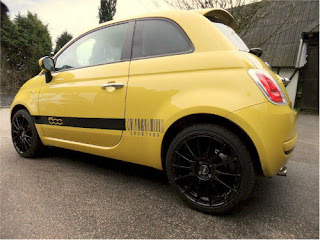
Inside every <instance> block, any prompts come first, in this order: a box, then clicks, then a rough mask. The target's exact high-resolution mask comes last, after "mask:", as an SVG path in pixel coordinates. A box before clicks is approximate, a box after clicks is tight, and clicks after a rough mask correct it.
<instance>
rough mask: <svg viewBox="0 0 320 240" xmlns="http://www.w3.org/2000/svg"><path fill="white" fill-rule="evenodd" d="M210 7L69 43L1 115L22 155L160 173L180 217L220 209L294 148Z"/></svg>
mask: <svg viewBox="0 0 320 240" xmlns="http://www.w3.org/2000/svg"><path fill="white" fill-rule="evenodd" d="M236 31H237V24H236V22H235V20H234V19H233V17H232V16H231V15H230V14H229V13H228V12H227V11H224V10H221V9H207V10H198V11H180V10H179V11H166V12H159V13H153V14H146V15H142V16H139V17H136V18H131V19H126V20H119V21H111V22H108V23H105V24H102V25H99V26H98V27H96V28H94V29H91V30H89V31H88V32H86V33H84V34H82V35H81V36H79V37H77V38H75V39H73V40H71V41H70V42H69V43H67V44H66V46H65V47H63V48H62V49H61V50H60V51H59V52H58V53H57V54H56V55H55V56H54V57H53V58H50V57H44V58H42V59H40V60H39V64H40V67H41V68H42V71H41V72H40V74H39V75H37V76H35V77H34V78H32V79H31V80H29V81H28V82H26V83H25V84H24V85H23V87H22V88H21V89H20V91H19V92H18V94H17V95H16V97H15V99H14V101H13V104H12V107H11V125H12V140H13V144H14V147H15V149H16V150H17V152H18V153H19V154H20V155H21V156H22V157H27V158H29V157H35V156H37V155H38V154H39V153H40V150H41V149H42V148H43V146H56V147H61V148H67V149H72V150H76V151H81V152H86V153H91V154H96V155H100V156H105V157H109V158H114V159H119V160H123V161H128V162H132V163H137V164H141V165H146V166H149V167H153V168H156V169H160V170H165V171H166V173H167V175H168V178H169V181H170V183H171V184H172V186H173V187H174V188H175V189H176V192H177V193H178V194H179V195H180V197H181V198H182V199H183V200H184V201H185V202H186V203H187V204H189V205H190V206H191V207H193V208H196V209H198V210H200V211H203V212H209V213H223V212H226V211H229V210H231V209H232V208H233V207H235V206H236V205H238V204H239V203H240V202H241V201H243V200H245V199H246V198H247V197H248V195H249V194H250V192H251V190H252V188H253V185H254V180H255V176H256V175H258V174H261V175H264V176H267V177H271V176H273V175H275V174H277V173H278V172H279V171H280V170H281V169H282V170H283V167H284V165H285V163H286V161H287V160H288V158H289V157H290V155H291V153H292V150H293V148H294V146H295V144H296V140H297V129H296V118H297V114H296V112H295V111H294V110H293V109H292V106H291V102H290V100H289V97H288V95H287V92H286V89H285V87H284V85H283V83H282V80H281V78H280V77H279V76H278V75H276V74H274V73H273V72H272V71H271V70H270V69H269V67H267V66H266V64H265V63H264V62H263V61H262V60H260V58H259V57H258V56H257V55H260V54H261V52H260V51H258V50H259V49H253V50H249V49H248V47H247V46H246V45H245V43H244V42H243V41H242V40H241V38H240V37H239V36H238V35H237V34H236Z"/></svg>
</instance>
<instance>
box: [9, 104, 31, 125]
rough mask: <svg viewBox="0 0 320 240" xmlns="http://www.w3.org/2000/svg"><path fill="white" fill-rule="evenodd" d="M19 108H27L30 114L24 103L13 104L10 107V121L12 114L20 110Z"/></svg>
mask: <svg viewBox="0 0 320 240" xmlns="http://www.w3.org/2000/svg"><path fill="white" fill-rule="evenodd" d="M21 109H25V110H27V112H28V113H29V114H30V111H29V110H28V108H27V107H26V106H24V105H22V104H17V105H15V106H14V107H13V108H12V110H11V114H10V121H11V120H12V118H13V116H14V114H15V113H16V112H18V111H19V110H21ZM30 115H31V114H30Z"/></svg>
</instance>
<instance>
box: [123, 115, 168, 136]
mask: <svg viewBox="0 0 320 240" xmlns="http://www.w3.org/2000/svg"><path fill="white" fill-rule="evenodd" d="M126 130H127V131H142V132H159V133H160V132H161V133H162V132H163V131H164V129H163V119H141V118H128V119H126Z"/></svg>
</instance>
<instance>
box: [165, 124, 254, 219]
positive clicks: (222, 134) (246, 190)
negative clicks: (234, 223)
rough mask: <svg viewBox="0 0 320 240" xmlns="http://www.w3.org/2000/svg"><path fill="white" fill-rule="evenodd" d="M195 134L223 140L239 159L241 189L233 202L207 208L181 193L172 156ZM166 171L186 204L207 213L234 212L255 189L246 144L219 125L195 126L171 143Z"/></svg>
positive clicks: (187, 129)
mask: <svg viewBox="0 0 320 240" xmlns="http://www.w3.org/2000/svg"><path fill="white" fill-rule="evenodd" d="M194 133H205V134H212V135H213V136H215V137H217V138H219V139H222V140H223V141H225V142H226V143H227V144H229V145H230V146H231V148H232V149H233V151H234V152H235V154H236V155H237V156H238V158H239V162H240V164H241V174H242V175H241V183H240V188H239V190H238V193H237V195H236V196H234V197H233V199H232V200H231V201H229V202H228V203H227V204H224V205H222V206H219V207H205V206H201V205H197V204H195V203H194V202H192V201H191V200H189V199H188V198H187V197H185V196H184V194H183V193H182V192H181V190H180V189H179V187H178V186H177V184H176V183H175V181H174V176H173V174H172V170H173V169H172V160H173V158H172V156H173V154H174V151H175V149H176V147H177V146H178V145H179V143H180V142H181V141H182V140H183V139H184V138H186V137H187V136H189V135H192V134H194ZM166 171H167V176H168V179H169V181H170V183H171V185H172V186H173V187H174V188H175V190H176V191H177V192H178V195H179V196H180V197H181V198H182V200H184V202H186V203H187V204H188V205H189V206H191V207H193V208H195V209H197V210H199V211H202V212H206V213H217V214H221V213H226V212H229V211H230V210H232V209H233V208H234V207H235V206H237V205H238V204H239V203H240V202H241V201H243V200H244V199H246V198H247V197H248V196H249V195H250V193H251V191H252V188H253V185H254V178H255V174H254V167H253V163H252V160H251V157H250V154H249V152H248V150H247V148H246V147H245V145H244V143H243V142H242V141H241V140H240V139H239V138H238V137H237V136H236V135H235V134H234V133H232V132H231V131H229V130H228V129H226V128H224V127H222V126H219V125H211V124H199V125H194V126H191V127H188V128H186V129H184V130H182V131H181V132H180V133H179V134H178V135H177V136H176V137H175V138H174V140H173V141H172V142H171V144H170V146H169V149H168V151H167V156H166Z"/></svg>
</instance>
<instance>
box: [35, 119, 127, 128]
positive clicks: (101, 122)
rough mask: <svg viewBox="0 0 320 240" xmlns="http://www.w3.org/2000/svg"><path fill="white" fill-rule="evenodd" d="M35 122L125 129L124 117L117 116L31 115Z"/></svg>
mask: <svg viewBox="0 0 320 240" xmlns="http://www.w3.org/2000/svg"><path fill="white" fill-rule="evenodd" d="M33 119H34V121H35V123H36V124H48V125H56V126H67V127H79V128H97V129H109V130H126V127H125V119H117V118H76V117H52V116H33Z"/></svg>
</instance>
